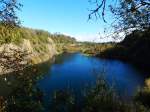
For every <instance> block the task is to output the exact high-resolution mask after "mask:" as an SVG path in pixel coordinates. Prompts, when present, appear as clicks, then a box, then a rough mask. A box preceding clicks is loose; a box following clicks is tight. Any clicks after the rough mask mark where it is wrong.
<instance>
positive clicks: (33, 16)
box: [18, 0, 111, 41]
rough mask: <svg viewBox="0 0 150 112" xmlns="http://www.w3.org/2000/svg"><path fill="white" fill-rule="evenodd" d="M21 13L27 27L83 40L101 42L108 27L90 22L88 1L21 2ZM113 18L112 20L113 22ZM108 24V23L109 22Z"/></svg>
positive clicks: (30, 0)
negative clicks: (101, 36) (100, 37)
mask: <svg viewBox="0 0 150 112" xmlns="http://www.w3.org/2000/svg"><path fill="white" fill-rule="evenodd" d="M20 1H21V3H22V4H23V7H22V11H21V12H19V13H18V15H19V17H20V19H21V21H22V25H23V26H25V27H30V28H36V29H43V30H47V31H49V32H50V33H55V32H60V33H63V34H66V35H70V36H74V37H76V39H77V40H81V41H108V39H105V40H98V39H99V33H100V34H101V35H103V31H104V28H105V27H106V26H107V24H106V23H104V22H103V21H102V20H95V19H92V20H90V21H87V20H88V14H89V11H88V9H90V8H91V6H92V5H90V4H89V2H88V0H20ZM110 19H111V18H109V21H110ZM107 21H108V20H107Z"/></svg>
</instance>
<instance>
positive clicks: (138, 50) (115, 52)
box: [98, 30, 150, 69]
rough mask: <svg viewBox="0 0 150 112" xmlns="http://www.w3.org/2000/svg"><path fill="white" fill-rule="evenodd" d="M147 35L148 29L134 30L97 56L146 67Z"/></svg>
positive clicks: (149, 44) (149, 41)
mask: <svg viewBox="0 0 150 112" xmlns="http://www.w3.org/2000/svg"><path fill="white" fill-rule="evenodd" d="M149 35H150V30H145V31H139V30H137V31H134V32H132V33H131V34H129V35H127V36H126V37H125V39H124V40H123V41H122V42H120V43H118V44H116V45H115V46H114V47H112V48H110V49H106V50H104V51H103V52H101V53H100V54H98V56H100V57H104V58H116V59H121V60H125V61H129V62H132V63H135V65H139V66H140V67H142V68H144V69H146V68H148V67H149V65H150V58H149V57H150V52H149V49H150V38H149ZM148 69H149V68H148Z"/></svg>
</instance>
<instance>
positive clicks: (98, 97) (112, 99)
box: [51, 78, 150, 112]
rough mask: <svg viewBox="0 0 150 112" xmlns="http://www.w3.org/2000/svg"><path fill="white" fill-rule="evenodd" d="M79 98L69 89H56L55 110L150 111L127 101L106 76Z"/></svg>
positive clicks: (85, 111)
mask: <svg viewBox="0 0 150 112" xmlns="http://www.w3.org/2000/svg"><path fill="white" fill-rule="evenodd" d="M84 93H85V94H84V95H83V96H80V97H79V98H78V97H76V96H75V94H73V93H72V92H70V91H69V90H66V91H65V90H64V91H56V92H55V93H54V96H53V100H52V103H51V104H52V105H51V108H52V111H53V112H149V111H150V110H149V109H148V108H146V107H145V106H143V105H142V104H140V103H137V102H130V101H128V102H125V101H123V100H122V99H121V98H120V97H119V96H118V95H117V93H116V91H115V89H114V88H113V87H110V86H109V85H108V83H107V81H106V80H105V79H104V78H100V79H98V80H97V83H96V85H95V86H94V87H91V88H88V89H87V90H86V91H85V92H84Z"/></svg>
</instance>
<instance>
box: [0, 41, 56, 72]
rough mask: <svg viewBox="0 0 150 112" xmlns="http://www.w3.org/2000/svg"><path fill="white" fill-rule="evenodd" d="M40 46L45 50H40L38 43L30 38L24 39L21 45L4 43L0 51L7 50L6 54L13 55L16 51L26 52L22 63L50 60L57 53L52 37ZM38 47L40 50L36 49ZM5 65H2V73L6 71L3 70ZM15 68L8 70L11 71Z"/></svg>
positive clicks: (0, 68)
mask: <svg viewBox="0 0 150 112" xmlns="http://www.w3.org/2000/svg"><path fill="white" fill-rule="evenodd" d="M40 47H43V48H44V50H42V49H41V50H40V49H39V48H38V45H34V44H33V43H32V42H31V41H30V40H28V39H23V42H22V43H20V44H19V45H16V44H13V43H9V44H3V45H1V46H0V53H2V52H5V55H6V56H10V55H11V56H12V58H13V54H14V51H19V52H20V51H21V52H25V53H26V54H27V55H25V56H24V57H23V58H24V59H23V62H21V63H26V64H27V63H29V64H39V63H42V62H45V61H48V60H49V59H51V58H52V57H53V56H54V55H56V54H57V51H56V47H55V43H54V42H53V40H52V39H51V38H48V41H47V42H46V43H45V44H43V45H40ZM37 48H38V50H36V49H37ZM1 60H3V61H5V57H4V59H3V58H1ZM3 61H2V62H3ZM2 69H3V67H2V66H1V65H0V74H4V71H2ZM10 71H13V70H6V73H7V72H10Z"/></svg>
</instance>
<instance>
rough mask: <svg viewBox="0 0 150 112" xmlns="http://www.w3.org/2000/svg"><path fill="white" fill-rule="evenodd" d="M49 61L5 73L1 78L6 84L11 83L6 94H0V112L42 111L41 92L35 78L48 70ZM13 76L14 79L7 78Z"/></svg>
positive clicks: (38, 77) (40, 76)
mask: <svg viewBox="0 0 150 112" xmlns="http://www.w3.org/2000/svg"><path fill="white" fill-rule="evenodd" d="M49 67H50V63H48V62H46V63H42V64H40V65H36V66H32V67H28V68H26V69H25V70H23V71H20V72H14V73H11V74H9V75H8V74H7V75H6V76H5V78H3V77H4V76H3V77H2V78H3V79H4V80H5V82H6V84H8V83H11V84H10V85H8V86H10V88H11V89H12V90H11V91H9V92H10V93H9V94H8V95H7V96H0V112H41V111H43V109H44V108H43V103H42V97H43V93H42V92H41V91H40V90H39V89H38V88H37V87H36V83H37V80H39V79H40V78H42V76H43V74H45V73H46V72H48V70H49ZM12 75H13V77H14V79H15V81H14V80H13V83H12V82H11V81H12V80H11V79H9V77H10V76H12Z"/></svg>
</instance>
